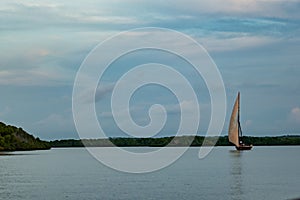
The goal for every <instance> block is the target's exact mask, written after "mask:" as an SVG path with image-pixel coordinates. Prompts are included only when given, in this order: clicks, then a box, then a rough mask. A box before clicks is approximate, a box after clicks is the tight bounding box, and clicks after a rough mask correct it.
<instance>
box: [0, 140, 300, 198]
mask: <svg viewBox="0 0 300 200" xmlns="http://www.w3.org/2000/svg"><path fill="white" fill-rule="evenodd" d="M178 148H179V147H178ZM129 149H130V148H129ZM99 150H101V148H99ZM132 150H133V151H135V152H139V151H141V152H144V151H151V150H155V148H151V147H136V148H132ZM198 152H199V148H197V147H192V148H190V149H189V150H187V151H186V152H185V153H184V154H183V155H182V156H181V157H180V158H179V159H178V160H177V161H176V162H174V163H173V164H171V165H169V166H167V167H165V168H163V169H160V170H158V171H155V172H150V173H141V174H132V173H126V172H120V171H117V170H114V169H111V168H109V167H107V166H105V165H103V164H102V163H101V162H99V161H98V160H96V159H95V158H94V157H93V156H92V155H90V154H89V152H88V151H87V150H86V149H85V148H52V149H51V150H45V151H26V152H25V151H24V152H6V153H3V152H2V153H0V199H1V200H2V199H3V200H7V199H12V200H18V199H20V200H21V199H22V200H25V199H28V200H29V199H30V200H32V199H33V200H35V199H37V200H41V199H45V200H47V199H53V200H61V199H72V200H73V199H74V200H79V199H80V200H81V199H84V200H86V199H103V200H106V199H112V200H114V199H116V200H119V199H120V200H121V199H124V200H125V199H126V200H127V199H128V200H129V199H130V200H131V199H139V200H143V199H155V200H156V199H162V200H163V199H170V200H174V199H180V200H182V199H204V200H206V199H208V200H209V199H214V200H215V199H233V200H238V199H255V200H257V199H272V200H275V199H298V198H300V146H268V147H267V146H261V147H257V146H254V148H253V149H252V150H251V151H243V152H239V151H236V150H234V147H215V148H214V149H213V150H212V151H211V152H210V154H208V156H206V157H205V158H204V159H199V158H198Z"/></svg>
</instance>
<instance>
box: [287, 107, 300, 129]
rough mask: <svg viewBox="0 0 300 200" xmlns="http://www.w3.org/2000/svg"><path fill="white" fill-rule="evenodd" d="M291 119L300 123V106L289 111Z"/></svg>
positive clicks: (295, 122)
mask: <svg viewBox="0 0 300 200" xmlns="http://www.w3.org/2000/svg"><path fill="white" fill-rule="evenodd" d="M289 121H290V122H292V123H294V124H297V125H300V108H299V107H294V108H292V109H291V111H290V113H289Z"/></svg>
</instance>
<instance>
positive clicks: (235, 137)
mask: <svg viewBox="0 0 300 200" xmlns="http://www.w3.org/2000/svg"><path fill="white" fill-rule="evenodd" d="M239 103H240V93H238V96H237V98H236V100H235V103H234V106H233V110H232V114H231V117H230V124H229V130H228V139H229V141H230V142H232V143H233V144H235V145H236V146H239V124H238V112H239Z"/></svg>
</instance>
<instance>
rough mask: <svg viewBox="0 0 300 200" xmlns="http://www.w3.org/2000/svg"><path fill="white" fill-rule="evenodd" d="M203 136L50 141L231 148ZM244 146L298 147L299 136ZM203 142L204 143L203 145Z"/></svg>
mask: <svg viewBox="0 0 300 200" xmlns="http://www.w3.org/2000/svg"><path fill="white" fill-rule="evenodd" d="M204 139H205V137H203V136H196V137H192V136H179V137H162V138H109V139H82V140H74V139H68V140H55V141H50V145H51V147H84V146H87V147H111V146H113V145H112V144H111V142H112V143H113V144H114V145H116V146H119V147H163V146H167V145H168V146H171V147H177V146H178V147H180V146H202V145H203V146H212V145H214V144H216V146H232V144H231V143H229V141H228V137H227V136H222V137H219V138H218V137H208V138H206V140H205V142H204ZM243 141H244V143H246V144H253V145H254V146H276V145H278V146H279V145H282V146H285V145H300V136H290V135H285V136H276V137H267V136H266V137H243ZM203 142H204V143H203ZM215 142H216V143H215Z"/></svg>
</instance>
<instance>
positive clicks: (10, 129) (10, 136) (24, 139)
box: [0, 122, 51, 151]
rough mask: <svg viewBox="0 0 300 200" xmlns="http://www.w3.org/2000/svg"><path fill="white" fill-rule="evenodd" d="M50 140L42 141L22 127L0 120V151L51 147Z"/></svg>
mask: <svg viewBox="0 0 300 200" xmlns="http://www.w3.org/2000/svg"><path fill="white" fill-rule="evenodd" d="M50 148H51V146H50V144H49V142H45V141H41V140H40V139H39V138H34V137H33V136H32V135H30V134H28V133H26V132H25V131H24V130H23V129H22V128H17V127H15V126H10V125H6V124H4V123H2V122H0V151H22V150H37V149H50Z"/></svg>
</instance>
